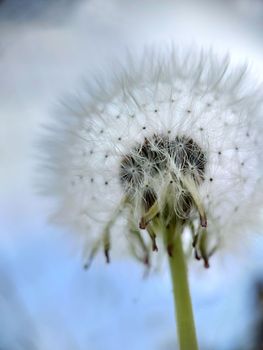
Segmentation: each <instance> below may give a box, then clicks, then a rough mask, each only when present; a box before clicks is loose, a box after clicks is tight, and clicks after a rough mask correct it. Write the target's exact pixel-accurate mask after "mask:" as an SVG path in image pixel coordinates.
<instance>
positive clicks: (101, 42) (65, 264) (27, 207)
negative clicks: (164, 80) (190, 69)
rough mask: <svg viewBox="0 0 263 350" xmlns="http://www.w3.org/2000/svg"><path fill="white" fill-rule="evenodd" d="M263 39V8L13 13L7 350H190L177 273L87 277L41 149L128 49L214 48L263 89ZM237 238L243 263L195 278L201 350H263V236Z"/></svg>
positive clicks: (6, 12) (65, 7)
mask: <svg viewBox="0 0 263 350" xmlns="http://www.w3.org/2000/svg"><path fill="white" fill-rule="evenodd" d="M262 33H263V1H262V0H221V1H219V0H218V1H216V0H210V1H202V0H200V1H192V2H191V1H187V0H181V1H172V0H171V1H169V0H163V1H157V0H143V1H142V0H134V1H129V0H75V1H70V0H1V1H0V160H1V171H0V231H1V232H0V281H1V282H0V349H1V350H52V349H62V350H73V349H76V350H84V349H85V350H105V349H107V350H110V349H114V350H119V349H123V348H125V349H127V350H172V349H176V345H175V344H176V338H175V337H176V335H175V325H174V311H173V303H172V292H171V284H170V280H169V275H168V274H167V269H166V268H165V267H164V268H163V270H162V271H161V272H160V273H157V274H153V275H150V276H149V277H148V278H146V279H145V278H143V272H144V271H143V268H142V267H141V266H138V265H137V263H135V262H133V261H132V260H131V259H129V257H124V258H123V260H120V259H114V257H113V261H112V263H111V264H110V265H107V266H106V265H105V264H104V259H103V257H99V258H98V259H96V261H95V262H94V264H93V266H92V268H91V269H90V270H88V271H86V270H84V269H83V266H82V263H83V262H82V259H81V252H80V251H79V247H77V246H76V244H75V242H74V237H68V236H67V235H65V234H64V232H62V231H59V230H58V229H57V228H55V227H52V226H51V225H50V224H49V223H48V221H47V216H48V213H49V211H50V208H51V203H49V201H48V200H47V199H44V198H41V197H39V196H37V195H36V193H35V189H34V185H33V184H34V177H35V170H34V169H35V164H34V162H35V158H36V153H37V151H36V147H35V143H36V140H37V139H38V137H39V135H41V125H42V123H44V122H45V121H47V120H48V119H49V118H50V116H52V113H53V112H54V110H55V109H56V107H57V105H58V104H59V102H60V100H61V97H63V96H65V94H68V93H76V92H78V91H79V89H80V88H81V86H82V85H81V84H82V82H83V80H84V79H86V80H88V79H89V76H90V75H92V74H93V73H94V72H97V71H100V70H103V69H104V68H106V67H107V66H109V65H110V64H111V63H112V62H114V60H115V59H121V57H122V56H123V55H125V53H126V50H127V48H128V49H129V50H130V51H131V52H133V50H134V51H136V52H139V51H141V50H142V49H143V48H144V46H145V45H152V44H154V45H169V44H171V43H175V45H176V46H178V47H180V48H183V47H185V46H186V47H189V46H197V47H198V46H201V47H203V48H209V47H211V46H212V47H213V48H214V50H215V51H216V52H218V53H220V54H221V53H222V54H224V53H226V52H230V53H231V57H232V58H233V61H234V62H239V61H241V62H244V61H248V62H249V65H250V67H251V70H252V72H253V73H254V74H255V75H256V77H258V78H261V79H262V78H263V64H262V62H263V35H262ZM262 231H263V228H262ZM262 236H263V235H262ZM231 239H233V237H232V238H231ZM234 239H236V240H237V241H239V240H241V239H242V240H243V241H242V245H243V249H242V251H240V250H239V251H235V252H230V251H225V252H221V253H219V254H218V255H217V256H215V257H214V258H213V259H212V261H211V268H210V269H209V270H208V271H207V270H206V271H204V269H203V268H202V267H201V266H200V264H196V263H195V262H193V263H192V264H191V267H190V278H191V290H192V295H193V303H194V310H195V315H196V322H197V330H198V335H199V342H200V348H201V350H243V349H244V350H258V349H263V272H262V271H263V270H262V268H263V254H262V252H263V238H262V237H261V236H260V232H251V235H250V236H249V237H246V238H241V237H236V238H234ZM239 243H240V242H239Z"/></svg>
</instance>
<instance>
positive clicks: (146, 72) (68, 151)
mask: <svg viewBox="0 0 263 350" xmlns="http://www.w3.org/2000/svg"><path fill="white" fill-rule="evenodd" d="M85 93H86V98H81V99H79V100H75V101H74V103H67V102H66V104H67V105H68V106H67V107H66V108H65V109H64V111H63V112H61V113H60V114H59V117H58V118H56V120H55V121H54V123H53V125H52V126H50V131H49V134H48V135H47V136H46V137H44V140H43V145H44V147H43V149H42V155H43V159H44V164H45V166H46V169H47V171H45V172H44V178H45V179H44V181H43V187H44V188H45V191H46V192H47V193H48V194H50V195H53V196H55V197H56V198H57V209H56V212H55V214H54V216H53V218H54V220H56V222H58V223H59V224H62V225H65V226H66V227H68V228H69V229H70V230H71V231H73V232H76V233H81V234H82V235H83V237H84V238H85V242H86V248H85V251H86V252H87V255H86V258H87V264H89V262H90V261H91V259H92V258H93V256H94V255H95V254H96V253H97V251H98V250H99V249H100V247H102V248H104V252H105V255H106V259H107V261H109V249H110V247H111V246H112V247H113V248H114V246H115V248H116V247H121V248H120V249H123V248H122V247H123V246H122V243H123V240H122V237H124V238H125V240H126V242H127V244H128V246H129V248H130V251H131V252H132V253H133V255H134V256H135V257H136V258H137V259H138V260H140V261H142V262H144V263H146V264H150V261H151V257H152V254H153V253H152V252H153V251H155V250H158V247H159V244H160V243H158V244H157V243H156V236H157V235H158V234H159V232H160V231H162V227H164V226H168V225H169V222H170V221H171V220H180V222H181V223H182V224H183V226H184V230H183V231H184V232H188V234H189V233H191V234H192V235H193V241H192V242H191V245H192V243H193V246H194V251H195V255H196V257H197V258H198V259H199V258H202V259H203V261H204V264H205V266H208V258H209V256H210V255H211V254H212V253H213V252H214V251H215V250H216V248H217V247H218V246H219V245H220V244H222V242H224V240H228V238H229V237H230V236H234V235H238V234H239V232H244V231H247V230H249V228H250V227H251V224H252V223H256V222H257V221H258V220H259V210H260V209H261V204H262V169H263V167H262V160H263V159H262V158H263V156H262V143H263V142H262V131H263V130H262V129H263V127H262V124H263V121H262V93H261V89H260V87H259V86H257V87H253V86H252V83H251V81H250V78H249V77H248V73H247V69H246V66H242V67H238V68H232V67H231V64H230V62H229V58H228V57H225V58H224V59H217V57H216V56H215V55H214V54H212V53H192V52H187V53H186V54H184V55H179V54H177V53H176V52H175V50H170V51H169V52H166V53H161V54H157V53H156V52H154V51H151V50H150V52H148V53H146V54H145V55H144V56H143V58H142V59H141V60H136V59H133V60H129V63H127V65H126V67H125V66H124V67H122V68H118V69H117V71H116V72H115V74H114V75H113V74H112V79H108V80H107V81H106V82H105V81H103V79H102V78H101V79H97V86H96V88H95V87H94V85H93V86H92V87H90V88H89V87H86V91H85ZM184 232H183V233H184ZM231 239H232V238H231ZM111 241H112V244H111ZM120 242H122V243H121V244H120ZM166 248H167V250H168V253H169V244H168V245H167V247H166ZM117 249H118V248H117ZM154 254H155V253H154Z"/></svg>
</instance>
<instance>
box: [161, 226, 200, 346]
mask: <svg viewBox="0 0 263 350" xmlns="http://www.w3.org/2000/svg"><path fill="white" fill-rule="evenodd" d="M165 236H166V237H165V241H166V244H167V246H169V244H170V247H171V251H170V256H169V257H168V259H169V265H170V272H171V277H172V284H173V295H174V303H175V315H176V321H177V336H178V342H179V349H180V350H198V344H197V337H196V331H195V324H194V315H193V309H192V303H191V296H190V290H189V285H188V276H187V265H186V261H185V255H184V251H183V247H182V239H181V236H182V226H181V224H180V223H178V222H177V225H170V227H169V228H168V229H167V231H166V235H165ZM169 237H172V241H170V242H169V239H170V238H169Z"/></svg>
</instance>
